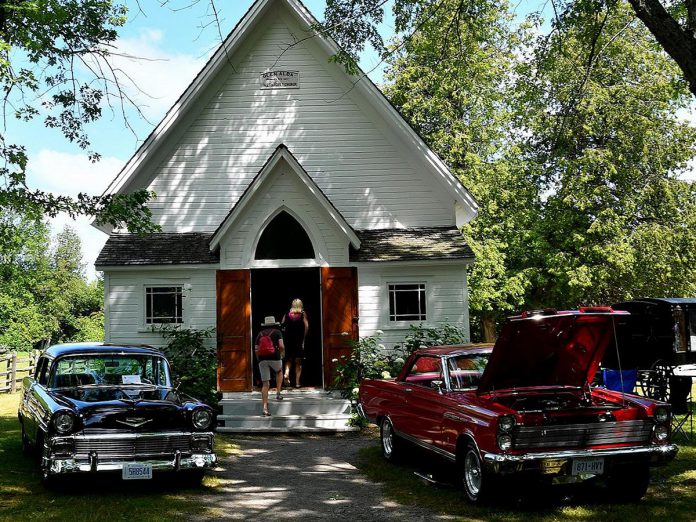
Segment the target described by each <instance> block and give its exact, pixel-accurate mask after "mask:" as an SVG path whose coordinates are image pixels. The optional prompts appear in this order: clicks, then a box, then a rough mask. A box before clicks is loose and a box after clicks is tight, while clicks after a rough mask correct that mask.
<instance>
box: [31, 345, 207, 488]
mask: <svg viewBox="0 0 696 522" xmlns="http://www.w3.org/2000/svg"><path fill="white" fill-rule="evenodd" d="M18 416H19V422H20V424H21V428H22V448H23V449H24V450H25V451H26V452H33V453H35V454H36V455H37V456H38V458H39V462H40V468H41V476H42V479H43V481H44V482H45V483H50V482H52V481H54V480H55V479H56V478H57V477H58V476H61V475H65V474H75V473H94V472H120V473H121V476H122V478H123V479H124V480H133V479H150V478H152V477H153V473H159V472H161V471H171V472H179V473H182V477H184V478H186V479H187V481H191V482H197V481H198V482H200V480H201V479H202V477H203V473H204V471H205V469H206V468H209V467H211V466H214V465H215V463H216V460H217V459H216V456H215V453H214V451H213V430H212V424H213V418H214V415H213V410H212V409H211V408H210V407H209V406H206V405H205V404H203V403H201V402H199V401H197V400H196V399H193V398H191V397H188V396H186V395H183V394H182V393H179V392H178V391H177V390H176V389H175V388H173V387H172V383H171V380H170V374H169V363H168V361H167V359H166V357H164V355H163V354H162V353H161V352H159V351H158V350H156V349H154V348H152V347H149V346H129V345H109V344H101V343H79V344H62V345H56V346H52V347H50V348H48V349H47V350H46V351H45V352H44V353H43V354H42V355H41V357H40V358H39V360H38V363H37V367H36V372H35V374H34V375H33V376H31V377H26V378H25V379H24V381H23V386H22V396H21V400H20V405H19V412H18Z"/></svg>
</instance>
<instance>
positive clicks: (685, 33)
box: [628, 0, 696, 96]
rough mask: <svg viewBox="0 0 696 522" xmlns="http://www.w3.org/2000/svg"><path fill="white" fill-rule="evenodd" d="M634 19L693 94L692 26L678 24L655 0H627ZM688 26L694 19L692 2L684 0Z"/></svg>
mask: <svg viewBox="0 0 696 522" xmlns="http://www.w3.org/2000/svg"><path fill="white" fill-rule="evenodd" d="M628 2H629V3H630V4H631V7H633V10H634V11H635V12H636V15H637V16H638V18H640V19H641V21H642V22H643V23H644V24H645V26H646V27H647V28H648V30H649V31H650V32H651V33H652V34H653V36H654V37H655V39H656V40H657V42H658V43H659V44H660V45H661V46H662V48H663V49H664V50H665V51H666V52H667V54H669V55H670V56H671V57H672V59H673V60H674V61H675V62H676V63H677V65H678V66H679V68H680V69H681V70H682V72H683V73H684V78H685V79H686V81H687V82H688V84H689V90H690V91H691V93H692V94H693V95H694V96H696V36H694V29H695V28H694V27H682V26H681V25H679V23H678V22H677V21H676V20H675V19H674V18H672V16H670V14H669V13H668V12H667V10H666V9H665V8H664V7H663V6H662V4H661V3H660V1H659V0H628ZM684 4H685V6H686V8H687V12H688V17H687V18H688V20H689V25H691V23H692V21H693V20H696V2H693V1H692V0H684Z"/></svg>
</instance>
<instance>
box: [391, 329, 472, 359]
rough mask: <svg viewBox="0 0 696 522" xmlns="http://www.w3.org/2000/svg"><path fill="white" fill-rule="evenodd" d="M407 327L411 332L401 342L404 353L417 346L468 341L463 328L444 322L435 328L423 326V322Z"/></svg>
mask: <svg viewBox="0 0 696 522" xmlns="http://www.w3.org/2000/svg"><path fill="white" fill-rule="evenodd" d="M409 329H410V330H411V333H409V334H408V335H407V336H406V339H405V340H404V344H403V348H404V351H405V353H407V354H409V355H410V354H411V353H413V352H415V351H416V350H418V349H419V348H428V347H430V346H446V345H450V344H463V343H466V342H469V341H468V339H467V337H466V335H465V333H464V330H463V329H462V328H460V327H459V326H455V325H453V324H447V323H445V324H443V325H441V326H437V327H435V328H430V327H427V326H423V323H421V324H419V325H418V326H416V325H413V324H412V325H411V326H410V327H409Z"/></svg>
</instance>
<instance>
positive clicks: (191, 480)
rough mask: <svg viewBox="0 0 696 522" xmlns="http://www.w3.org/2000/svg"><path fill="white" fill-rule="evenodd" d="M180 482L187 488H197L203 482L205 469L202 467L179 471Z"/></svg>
mask: <svg viewBox="0 0 696 522" xmlns="http://www.w3.org/2000/svg"><path fill="white" fill-rule="evenodd" d="M180 473H181V480H180V482H179V483H180V484H182V485H183V486H184V487H187V488H198V487H200V486H201V483H202V482H203V477H205V471H203V470H202V469H196V470H193V471H181V472H180Z"/></svg>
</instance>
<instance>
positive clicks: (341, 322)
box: [321, 267, 358, 386]
mask: <svg viewBox="0 0 696 522" xmlns="http://www.w3.org/2000/svg"><path fill="white" fill-rule="evenodd" d="M321 285H322V318H323V327H324V354H323V355H324V385H325V386H330V385H331V384H332V383H333V378H334V373H335V368H336V363H334V362H332V361H333V360H334V359H337V360H340V359H341V356H346V357H348V356H349V355H350V353H351V347H350V341H357V340H358V277H357V269H356V268H332V267H323V268H322V269H321Z"/></svg>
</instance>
